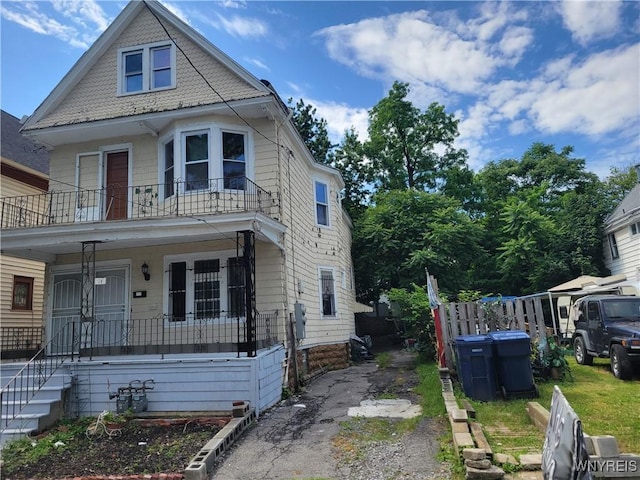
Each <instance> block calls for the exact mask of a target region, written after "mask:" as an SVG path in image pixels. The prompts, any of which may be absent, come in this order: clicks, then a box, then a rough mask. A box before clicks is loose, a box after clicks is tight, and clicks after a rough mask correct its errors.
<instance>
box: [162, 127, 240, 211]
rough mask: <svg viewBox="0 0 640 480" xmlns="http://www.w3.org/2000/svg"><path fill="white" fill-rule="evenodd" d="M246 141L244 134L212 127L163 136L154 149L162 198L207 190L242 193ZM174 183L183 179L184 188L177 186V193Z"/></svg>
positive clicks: (180, 131)
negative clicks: (162, 187) (240, 191)
mask: <svg viewBox="0 0 640 480" xmlns="http://www.w3.org/2000/svg"><path fill="white" fill-rule="evenodd" d="M250 140H251V138H250V135H249V132H248V131H234V130H230V129H222V128H220V127H218V126H216V125H211V126H208V127H207V128H198V129H193V130H186V129H185V130H179V131H176V132H174V133H170V134H169V135H167V136H165V137H164V138H163V139H161V141H160V142H159V150H158V152H159V153H158V155H159V169H160V172H161V174H160V175H159V176H160V179H159V181H160V183H163V184H164V198H168V197H171V196H173V195H175V194H176V193H185V192H191V191H198V190H207V189H216V190H218V189H220V190H221V189H225V190H245V189H246V178H248V177H249V178H250V177H251V168H252V163H251V158H252V157H251V155H250V152H251V147H250V145H251V144H250ZM176 145H177V148H176ZM176 180H184V187H179V188H180V191H178V192H176V189H175V182H176ZM212 180H217V181H218V182H219V183H212V182H211V181H212Z"/></svg>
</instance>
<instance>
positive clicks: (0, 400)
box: [0, 322, 79, 432]
mask: <svg viewBox="0 0 640 480" xmlns="http://www.w3.org/2000/svg"><path fill="white" fill-rule="evenodd" d="M78 328H79V326H78V325H77V322H69V323H67V324H66V325H64V326H63V327H62V328H61V329H60V330H59V331H58V332H57V333H56V334H55V335H53V337H52V338H51V340H50V341H49V342H47V343H46V344H45V346H44V347H42V348H41V349H40V350H38V352H37V353H36V354H35V355H34V356H33V357H32V358H31V359H30V360H29V361H28V362H27V363H26V364H25V365H24V367H22V368H21V369H20V371H19V372H18V373H16V374H15V375H14V376H13V377H12V378H11V380H9V382H7V384H6V385H4V386H3V387H2V390H1V391H0V407H1V414H2V417H1V418H2V422H1V423H0V432H2V431H4V430H6V429H7V427H8V426H9V424H10V423H11V422H12V421H13V420H14V419H15V418H16V417H17V416H18V415H19V414H20V412H22V410H23V409H24V408H25V407H26V405H27V404H28V403H29V402H30V401H31V399H33V397H34V396H35V395H36V394H37V393H38V392H39V391H40V390H41V389H42V387H43V386H44V385H45V384H46V383H47V381H48V380H49V379H50V378H51V377H52V376H53V374H54V373H55V372H56V371H57V370H58V368H60V366H61V365H62V364H63V363H64V362H65V361H66V360H71V361H73V357H74V355H75V353H74V352H75V347H76V344H77V342H78V338H79V336H78V335H77V333H78V332H77V330H78ZM69 340H70V341H69ZM54 346H58V348H57V349H56V352H55V353H56V354H54V355H46V352H47V350H48V349H51V350H50V351H54V350H53V349H52V347H54ZM60 346H63V348H62V349H60V348H59V347H60ZM58 350H62V351H61V352H60V351H58Z"/></svg>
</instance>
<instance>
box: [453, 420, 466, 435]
mask: <svg viewBox="0 0 640 480" xmlns="http://www.w3.org/2000/svg"><path fill="white" fill-rule="evenodd" d="M449 423H450V424H451V431H452V432H453V433H470V432H469V424H468V423H465V422H454V421H453V420H451V419H449Z"/></svg>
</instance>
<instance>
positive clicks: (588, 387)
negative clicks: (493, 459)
mask: <svg viewBox="0 0 640 480" xmlns="http://www.w3.org/2000/svg"><path fill="white" fill-rule="evenodd" d="M567 360H568V361H569V365H570V368H571V372H572V374H573V381H571V380H565V381H561V382H559V381H550V382H548V383H539V384H538V387H539V389H540V398H538V399H533V400H534V401H537V402H539V403H540V404H541V405H542V406H543V407H544V408H546V409H549V408H550V406H551V397H552V395H553V386H554V385H555V384H557V385H558V386H559V387H560V390H561V391H562V393H563V394H564V396H565V397H566V398H567V400H568V402H569V404H570V405H571V407H572V408H573V409H574V410H575V412H576V413H577V414H578V417H579V418H580V420H581V421H582V425H583V430H584V432H585V433H587V434H589V435H613V436H615V437H616V439H617V440H618V445H619V447H620V451H621V452H622V453H640V434H639V433H638V432H640V379H638V378H637V377H636V378H635V379H634V380H630V381H622V380H618V379H616V378H615V377H614V376H613V375H612V374H611V372H610V370H609V361H608V359H595V360H594V365H592V366H583V365H578V364H576V362H575V360H574V359H573V358H572V357H567ZM456 394H457V395H459V396H461V397H463V396H464V393H463V392H462V391H457V392H456ZM528 401H531V400H509V401H502V400H499V401H495V402H478V401H475V400H471V403H472V404H473V406H474V408H475V410H476V414H477V420H476V421H478V422H479V423H481V424H482V425H483V427H484V430H485V434H486V436H487V440H488V441H489V444H490V445H491V448H492V449H493V451H494V452H496V453H509V454H511V455H514V456H516V458H517V457H518V456H519V455H521V454H523V453H529V452H537V453H541V452H542V445H543V442H544V435H543V434H542V433H539V432H538V430H537V429H536V428H535V427H534V426H533V424H532V423H531V422H530V420H529V417H528V415H527V413H526V410H525V408H526V404H527V402H528Z"/></svg>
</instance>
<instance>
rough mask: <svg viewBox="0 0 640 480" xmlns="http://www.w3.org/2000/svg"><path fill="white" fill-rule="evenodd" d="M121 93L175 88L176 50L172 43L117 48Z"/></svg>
mask: <svg viewBox="0 0 640 480" xmlns="http://www.w3.org/2000/svg"><path fill="white" fill-rule="evenodd" d="M118 72H119V73H118V94H120V95H129V94H134V93H143V92H150V91H154V90H164V89H168V88H175V86H176V54H175V47H174V46H173V44H171V43H155V44H149V45H141V46H137V47H132V48H127V49H121V50H119V52H118Z"/></svg>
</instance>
